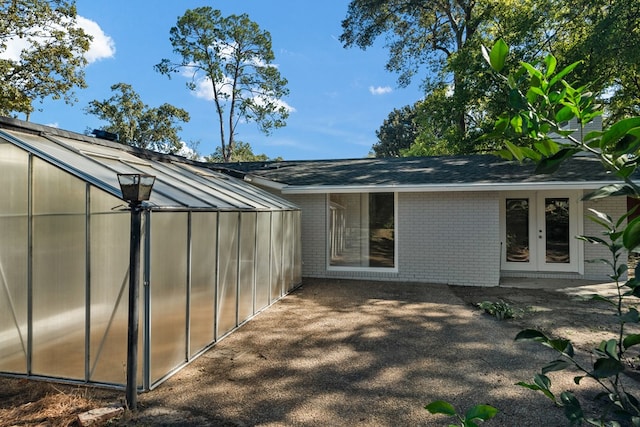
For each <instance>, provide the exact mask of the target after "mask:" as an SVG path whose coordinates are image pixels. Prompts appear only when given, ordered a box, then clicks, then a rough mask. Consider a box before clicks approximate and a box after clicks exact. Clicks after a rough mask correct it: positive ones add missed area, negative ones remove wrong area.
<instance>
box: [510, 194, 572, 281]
mask: <svg viewBox="0 0 640 427" xmlns="http://www.w3.org/2000/svg"><path fill="white" fill-rule="evenodd" d="M581 209H582V206H581V203H580V199H579V193H576V192H561V191H558V192H555V191H554V192H521V193H511V194H508V195H506V196H505V197H504V199H503V200H502V206H501V228H502V251H501V252H502V268H503V269H504V270H526V271H541V272H542V271H566V272H579V270H580V266H581V265H582V263H581V262H580V260H579V257H580V256H581V253H580V251H579V248H580V241H579V240H577V239H576V235H578V234H579V230H580V229H581V228H582V224H581V218H582V216H581Z"/></svg>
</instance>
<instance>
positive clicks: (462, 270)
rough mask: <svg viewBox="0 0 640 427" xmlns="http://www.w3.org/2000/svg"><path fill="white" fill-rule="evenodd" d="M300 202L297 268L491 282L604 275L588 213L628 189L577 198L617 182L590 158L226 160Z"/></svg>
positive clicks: (614, 210)
mask: <svg viewBox="0 0 640 427" xmlns="http://www.w3.org/2000/svg"><path fill="white" fill-rule="evenodd" d="M226 166H227V167H229V168H233V169H235V170H237V171H241V172H242V173H243V174H244V179H245V180H246V181H249V182H251V183H253V184H256V185H258V186H260V187H262V188H266V189H269V190H270V191H272V192H274V193H276V194H278V195H280V196H282V197H284V198H286V199H288V200H290V201H292V202H293V203H295V204H296V205H297V206H299V207H300V208H301V209H302V246H303V247H302V261H303V266H302V268H303V271H302V274H303V276H305V277H330V278H350V279H353V278H357V279H368V280H390V281H420V282H431V283H447V284H457V285H473V286H476V285H477V286H497V285H499V284H500V282H501V280H502V279H504V278H520V277H522V278H561V279H590V280H610V279H609V278H608V276H607V275H608V274H609V273H610V272H609V270H608V267H607V266H606V265H605V264H602V263H588V262H587V260H590V259H595V258H603V257H607V256H608V251H607V250H606V248H603V247H599V246H596V245H590V244H586V243H584V242H582V241H581V240H578V239H576V238H575V236H577V235H600V233H601V230H600V228H599V226H598V225H597V224H595V223H594V222H592V221H590V220H588V219H586V215H588V214H589V213H590V212H589V211H588V209H590V208H592V209H596V210H599V211H602V212H605V213H607V214H608V215H610V216H612V217H613V218H618V217H620V216H621V215H623V214H624V213H625V212H626V202H627V201H626V198H624V197H610V198H607V199H602V200H597V201H583V200H582V197H583V195H585V194H587V193H589V192H591V191H593V190H595V189H597V188H599V187H601V186H603V185H606V184H610V183H613V182H617V181H616V180H615V179H613V177H612V176H611V175H610V174H609V173H607V172H606V171H604V170H603V167H602V166H601V164H600V163H599V161H598V160H597V159H594V158H590V157H586V156H583V157H575V158H573V159H570V160H568V161H567V162H565V164H563V166H562V167H561V168H560V170H558V171H557V172H556V173H555V174H553V175H535V174H534V165H533V164H527V163H524V164H520V163H517V162H509V161H505V160H502V159H500V158H497V157H494V156H489V155H472V156H455V157H426V158H389V159H356V160H326V161H281V162H254V163H239V164H229V165H226Z"/></svg>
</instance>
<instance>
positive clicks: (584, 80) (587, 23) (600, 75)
mask: <svg viewBox="0 0 640 427" xmlns="http://www.w3.org/2000/svg"><path fill="white" fill-rule="evenodd" d="M556 21H557V22H558V24H557V25H555V26H554V29H553V30H554V31H553V32H552V36H553V37H552V41H553V43H550V46H549V49H548V52H549V53H552V54H553V55H555V56H556V57H558V58H559V61H562V63H564V64H565V65H566V64H570V63H573V62H575V61H581V66H580V67H578V68H576V70H575V71H574V75H573V78H575V79H576V82H577V84H580V85H586V84H588V85H589V88H590V90H591V91H592V92H594V93H597V94H598V93H599V94H603V101H605V106H606V108H605V114H606V116H605V119H606V120H607V121H608V122H609V123H611V122H615V121H618V120H620V119H622V118H625V117H631V116H637V115H638V114H640V2H638V1H637V0H608V1H604V0H600V1H593V0H576V2H575V3H574V2H572V3H571V5H570V6H569V5H568V4H563V5H562V6H561V7H558V8H557V9H556Z"/></svg>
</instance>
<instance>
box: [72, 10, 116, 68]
mask: <svg viewBox="0 0 640 427" xmlns="http://www.w3.org/2000/svg"><path fill="white" fill-rule="evenodd" d="M78 25H79V26H80V28H82V29H83V30H84V31H85V33H87V34H89V35H90V36H92V37H93V40H92V41H91V45H90V46H89V51H87V53H85V58H87V61H89V63H90V64H91V63H92V62H96V61H99V60H101V59H105V58H112V57H113V56H114V55H115V53H116V46H115V42H114V41H113V39H112V38H111V37H110V36H108V35H106V34H105V33H104V31H102V28H100V25H98V23H96V22H95V21H92V20H90V19H87V18H85V17H82V16H78Z"/></svg>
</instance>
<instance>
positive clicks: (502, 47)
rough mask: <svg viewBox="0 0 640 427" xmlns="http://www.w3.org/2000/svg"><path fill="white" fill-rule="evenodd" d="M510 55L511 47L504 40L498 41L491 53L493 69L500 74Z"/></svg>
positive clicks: (490, 61)
mask: <svg viewBox="0 0 640 427" xmlns="http://www.w3.org/2000/svg"><path fill="white" fill-rule="evenodd" d="M508 54H509V46H508V45H507V43H505V41H504V40H502V39H498V41H496V43H495V44H494V45H493V47H492V48H491V52H490V53H489V64H491V68H493V69H494V71H496V72H498V73H499V72H501V71H502V69H503V68H504V64H505V61H506V59H507V55H508Z"/></svg>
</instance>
